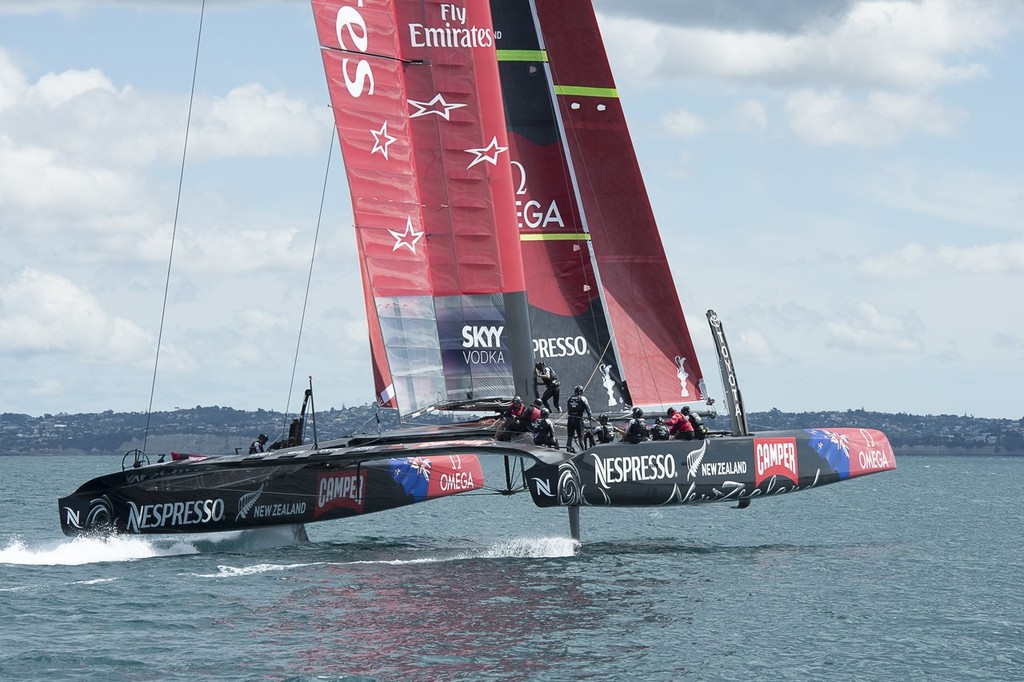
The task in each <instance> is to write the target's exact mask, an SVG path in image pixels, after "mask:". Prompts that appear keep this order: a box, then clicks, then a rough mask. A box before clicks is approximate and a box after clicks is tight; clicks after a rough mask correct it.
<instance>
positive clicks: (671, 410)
mask: <svg viewBox="0 0 1024 682" xmlns="http://www.w3.org/2000/svg"><path fill="white" fill-rule="evenodd" d="M675 413H676V408H674V407H670V408H668V409H667V410H665V416H666V417H671V416H672V415H674V414H675Z"/></svg>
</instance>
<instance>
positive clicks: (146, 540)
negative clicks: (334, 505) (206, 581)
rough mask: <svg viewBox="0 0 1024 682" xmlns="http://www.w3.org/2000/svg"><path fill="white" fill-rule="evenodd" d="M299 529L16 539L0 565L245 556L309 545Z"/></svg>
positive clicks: (3, 553) (2, 553)
mask: <svg viewBox="0 0 1024 682" xmlns="http://www.w3.org/2000/svg"><path fill="white" fill-rule="evenodd" d="M308 541H309V540H308V538H307V537H306V532H305V529H304V528H303V527H302V526H280V527H274V528H256V529H251V530H238V531H225V532H223V533H204V534H202V535H199V534H195V535H181V536H170V537H168V536H166V535H164V536H146V537H143V536H138V535H95V536H91V537H89V536H80V537H76V538H69V539H66V540H63V539H62V540H55V541H52V542H50V543H46V544H43V545H42V546H38V547H29V546H28V545H26V544H25V543H24V541H22V540H21V539H18V538H15V539H14V540H12V541H11V543H10V544H9V545H7V547H4V548H3V549H0V564H13V565H22V566H81V565H83V564H97V563H104V562H117V561H137V560H139V559H151V558H154V557H167V556H182V555H187V554H206V553H247V552H258V551H261V550H265V549H273V548H275V547H282V546H287V545H295V544H302V543H304V542H308Z"/></svg>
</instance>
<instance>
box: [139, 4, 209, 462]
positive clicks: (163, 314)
mask: <svg viewBox="0 0 1024 682" xmlns="http://www.w3.org/2000/svg"><path fill="white" fill-rule="evenodd" d="M205 14H206V0H202V2H201V3H200V6H199V31H198V34H197V35H196V56H195V61H194V62H193V64H192V88H191V90H190V91H189V95H188V116H187V118H186V119H185V140H184V143H183V144H182V147H181V168H180V170H179V171H178V196H177V198H176V199H175V202H174V223H173V224H172V226H171V248H170V253H168V255H167V277H166V278H165V280H164V301H163V305H162V306H161V307H160V331H159V332H158V333H157V336H156V358H155V359H154V360H153V381H152V383H151V384H150V387H149V407H148V408H147V409H146V430H145V432H144V433H143V436H142V451H143V452H145V451H146V444H147V443H148V442H149V422H150V418H151V417H152V416H153V396H154V395H155V394H156V374H157V368H158V367H159V366H160V345H161V342H162V341H163V337H164V321H165V320H166V318H167V295H168V292H169V291H170V288H171V264H172V263H173V262H174V240H175V237H176V236H177V234H178V211H179V210H180V208H181V187H182V185H183V184H184V181H185V156H186V154H187V153H188V131H189V129H190V128H191V126H192V105H193V103H194V102H195V96H196V74H197V73H198V72H199V47H200V45H201V44H202V40H203V17H204V16H205Z"/></svg>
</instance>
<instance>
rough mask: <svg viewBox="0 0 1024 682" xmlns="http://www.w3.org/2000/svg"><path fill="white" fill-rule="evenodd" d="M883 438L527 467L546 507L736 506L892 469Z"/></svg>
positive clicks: (690, 444) (631, 450)
mask: <svg viewBox="0 0 1024 682" xmlns="http://www.w3.org/2000/svg"><path fill="white" fill-rule="evenodd" d="M895 468H896V458H895V456H894V455H893V452H892V448H891V446H890V445H889V442H888V440H887V439H886V437H885V435H884V434H882V433H881V432H879V431H872V430H867V429H806V430H800V431H779V432H770V433H761V434H754V435H750V436H724V437H714V436H712V437H709V438H707V439H706V440H691V441H684V440H672V441H648V442H645V443H639V444H636V445H631V444H628V443H609V444H607V445H598V446H597V447H594V448H591V449H590V450H588V451H586V452H584V453H582V454H580V455H577V456H575V457H573V458H572V459H570V460H569V461H567V462H564V463H561V464H557V465H552V464H543V463H538V464H536V465H534V466H533V467H531V468H530V469H527V471H526V478H527V483H528V485H529V489H530V494H531V495H532V496H533V500H534V502H535V503H536V504H537V505H538V506H540V507H553V506H570V507H571V506H616V507H647V506H662V505H676V504H694V503H700V502H729V501H733V502H737V503H738V504H739V506H746V505H747V504H749V503H750V501H751V500H752V499H754V498H757V497H766V496H769V495H778V494H782V493H789V492H796V491H798V490H806V489H808V488H814V487H817V486H822V485H827V484H829V483H838V482H839V481H842V480H845V479H848V478H856V477H858V476H865V475H867V474H872V473H877V472H880V471H888V470H890V469H895Z"/></svg>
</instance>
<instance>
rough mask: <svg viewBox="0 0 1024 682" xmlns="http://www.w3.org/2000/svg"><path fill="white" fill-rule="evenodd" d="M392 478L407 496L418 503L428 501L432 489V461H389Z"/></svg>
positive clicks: (420, 459)
mask: <svg viewBox="0 0 1024 682" xmlns="http://www.w3.org/2000/svg"><path fill="white" fill-rule="evenodd" d="M388 464H389V465H390V467H391V477H392V478H394V479H395V482H397V483H398V484H399V485H401V486H402V489H403V490H405V493H406V494H407V495H411V496H412V497H413V499H415V500H416V501H417V502H422V501H423V500H425V499H427V491H428V489H429V487H430V460H429V459H425V458H423V457H403V458H401V459H389V460H388Z"/></svg>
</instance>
